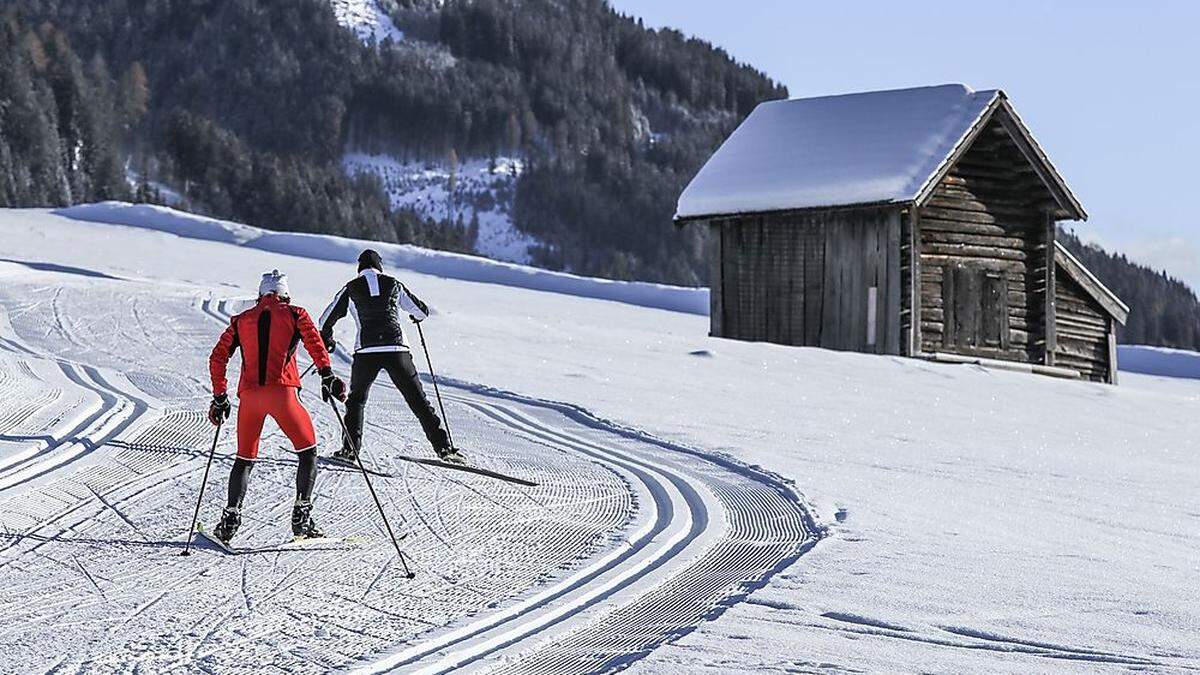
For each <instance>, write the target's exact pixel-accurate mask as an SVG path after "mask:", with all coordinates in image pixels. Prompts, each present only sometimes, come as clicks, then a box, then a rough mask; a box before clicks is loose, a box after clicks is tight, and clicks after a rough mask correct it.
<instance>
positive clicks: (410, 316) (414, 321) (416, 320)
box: [408, 314, 424, 323]
mask: <svg viewBox="0 0 1200 675" xmlns="http://www.w3.org/2000/svg"><path fill="white" fill-rule="evenodd" d="M408 318H409V319H411V320H412V322H413V323H421V322H422V321H424V319H418V318H417V317H415V316H413V315H412V314H409V315H408Z"/></svg>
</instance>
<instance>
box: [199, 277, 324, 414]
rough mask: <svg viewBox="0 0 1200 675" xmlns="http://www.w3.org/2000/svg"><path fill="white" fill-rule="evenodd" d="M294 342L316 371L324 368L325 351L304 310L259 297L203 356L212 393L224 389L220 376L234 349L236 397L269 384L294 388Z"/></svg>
mask: <svg viewBox="0 0 1200 675" xmlns="http://www.w3.org/2000/svg"><path fill="white" fill-rule="evenodd" d="M300 342H303V343H304V349H305V350H307V351H308V355H309V356H311V357H312V360H313V363H315V364H316V365H317V369H318V370H320V369H324V368H328V367H329V352H327V351H325V343H324V342H323V341H322V340H321V334H320V333H319V332H317V327H316V325H315V324H313V320H312V318H311V317H309V315H308V312H306V311H304V309H303V308H302V307H293V306H292V305H290V304H288V303H287V302H286V301H284V300H280V299H279V298H278V297H277V296H275V295H272V294H268V295H264V296H263V297H261V298H259V300H258V304H257V305H255V306H254V307H253V308H252V309H249V310H247V311H245V312H242V313H241V314H238V315H237V316H235V317H233V319H232V320H231V321H230V322H229V327H228V328H226V329H225V332H224V333H222V334H221V339H220V340H218V341H217V346H216V347H213V350H212V354H211V355H209V357H208V372H209V375H211V376H212V390H213V395H214V396H220V395H221V394H224V393H226V391H227V390H228V388H229V383H228V382H227V381H226V379H225V372H226V368H227V366H228V365H229V359H230V358H232V357H233V353H234V352H235V351H237V349H238V347H241V348H242V375H241V379H240V381H239V382H238V393H239V394H241V393H242V392H244V391H246V390H248V389H255V388H257V387H265V386H271V385H276V386H279V385H282V386H284V387H299V386H300V374H299V372H298V371H297V370H296V346H297V345H298V344H299V343H300Z"/></svg>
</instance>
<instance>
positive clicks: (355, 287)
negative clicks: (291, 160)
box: [318, 249, 466, 463]
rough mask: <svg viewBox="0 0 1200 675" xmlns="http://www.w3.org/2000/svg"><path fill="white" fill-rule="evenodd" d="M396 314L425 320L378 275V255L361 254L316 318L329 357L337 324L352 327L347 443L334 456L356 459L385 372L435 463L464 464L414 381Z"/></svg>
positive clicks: (419, 307) (392, 282)
mask: <svg viewBox="0 0 1200 675" xmlns="http://www.w3.org/2000/svg"><path fill="white" fill-rule="evenodd" d="M401 310H403V311H404V312H405V313H407V314H408V315H409V318H410V319H412V322H413V323H420V322H421V321H424V320H425V319H426V318H427V317H428V316H429V307H428V306H427V305H426V304H425V303H424V302H421V300H420V298H418V297H417V296H415V295H413V294H412V292H410V291H409V290H408V289H407V288H405V287H404V284H402V283H400V282H399V281H398V280H397V279H396V278H395V277H392V276H389V275H387V274H384V273H383V260H382V259H381V258H380V257H379V254H378V253H376V252H375V251H372V250H370V249H367V250H366V251H363V252H362V254H361V255H359V256H358V276H357V277H355V278H354V279H352V280H351V281H350V283H348V284H346V285H345V286H344V287H342V290H340V291H338V294H337V295H336V296H334V298H333V302H332V303H330V305H329V307H328V308H326V309H325V312H324V313H323V314H321V319H320V321H319V322H318V324H319V326H320V329H321V337H322V338H323V339H324V340H325V346H326V348H327V349H328V350H329V351H330V352H333V350H334V349H335V348H336V343H335V341H334V339H333V327H334V325H335V324H336V323H337V322H338V320H340V319H341V318H342V317H344V316H346V313H347V312H349V313H350V314H351V315H352V316H353V317H354V319H355V321H356V322H357V323H358V339H357V340H356V342H355V345H354V363H353V365H352V366H351V367H350V396H349V397H348V398H347V399H346V430H347V431H348V432H349V435H350V438H343V439H342V449H341V450H339V451H337V452H335V453H334V457H335V458H337V459H340V460H345V461H350V462H353V461H355V460H356V459H357V456H356V454H355V449H356V448H357V449H361V448H362V430H363V409H364V408H365V407H366V405H367V397H368V395H369V394H370V391H371V385H372V384H374V383H375V378H376V377H377V376H378V375H379V371H381V370H386V371H387V374H388V376H389V377H391V378H392V383H393V384H395V385H396V389H399V390H400V393H401V394H403V395H404V400H405V401H406V402H407V403H408V407H409V408H412V411H413V413H414V414H415V415H416V416H417V419H418V420H420V422H421V428H422V429H424V431H425V436H426V438H428V439H429V442H430V444H432V445H433V450H434V452H436V453H437V456H438V458H439V459H442V460H444V461H449V462H456V463H465V462H466V459H465V458H464V457H463V456H462V454H461V453H459V452H458V450H456V449H454V448H453V447H452V446H451V445H450V439H449V437H448V436H447V434H446V430H445V429H444V428H442V421H441V420H440V419H438V416H437V413H436V412H434V409H433V406H432V405H431V404H430V403H429V399H428V398H427V397H426V396H425V390H424V389H423V388H422V387H421V381H420V380H419V379H418V378H417V368H416V366H415V365H414V364H413V358H412V353H411V352H410V351H409V349H408V342H407V341H406V340H405V339H404V327H403V326H402V325H401V322H400V312H401ZM351 441H353V443H351Z"/></svg>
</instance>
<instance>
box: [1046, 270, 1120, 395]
mask: <svg viewBox="0 0 1200 675" xmlns="http://www.w3.org/2000/svg"><path fill="white" fill-rule="evenodd" d="M1054 287H1055V302H1054V305H1055V325H1056V326H1057V328H1058V331H1057V332H1058V341H1057V344H1056V346H1055V353H1054V355H1055V365H1057V366H1060V367H1064V368H1071V369H1072V370H1077V371H1079V374H1080V375H1081V376H1083V377H1085V378H1087V379H1089V380H1093V381H1096V382H1108V381H1109V380H1110V372H1109V358H1110V356H1109V335H1110V334H1111V331H1112V328H1111V323H1112V319H1111V317H1109V315H1108V313H1107V312H1105V311H1104V309H1103V308H1102V307H1100V304H1099V303H1097V302H1096V301H1095V300H1093V299H1092V298H1091V296H1089V295H1088V294H1087V292H1086V291H1084V290H1083V288H1081V287H1080V286H1079V284H1077V283H1075V280H1074V279H1072V278H1070V277H1069V276H1067V275H1066V274H1058V275H1057V276H1056V278H1055V282H1054Z"/></svg>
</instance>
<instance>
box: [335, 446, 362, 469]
mask: <svg viewBox="0 0 1200 675" xmlns="http://www.w3.org/2000/svg"><path fill="white" fill-rule="evenodd" d="M333 458H334V459H336V460H337V461H339V462H345V463H346V464H352V465H354V464H358V453H357V452H355V451H354V450H353V449H352V448H349V447H347V446H344V445H343V446H342V449H341V450H338V451H337V452H335V453H333Z"/></svg>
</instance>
